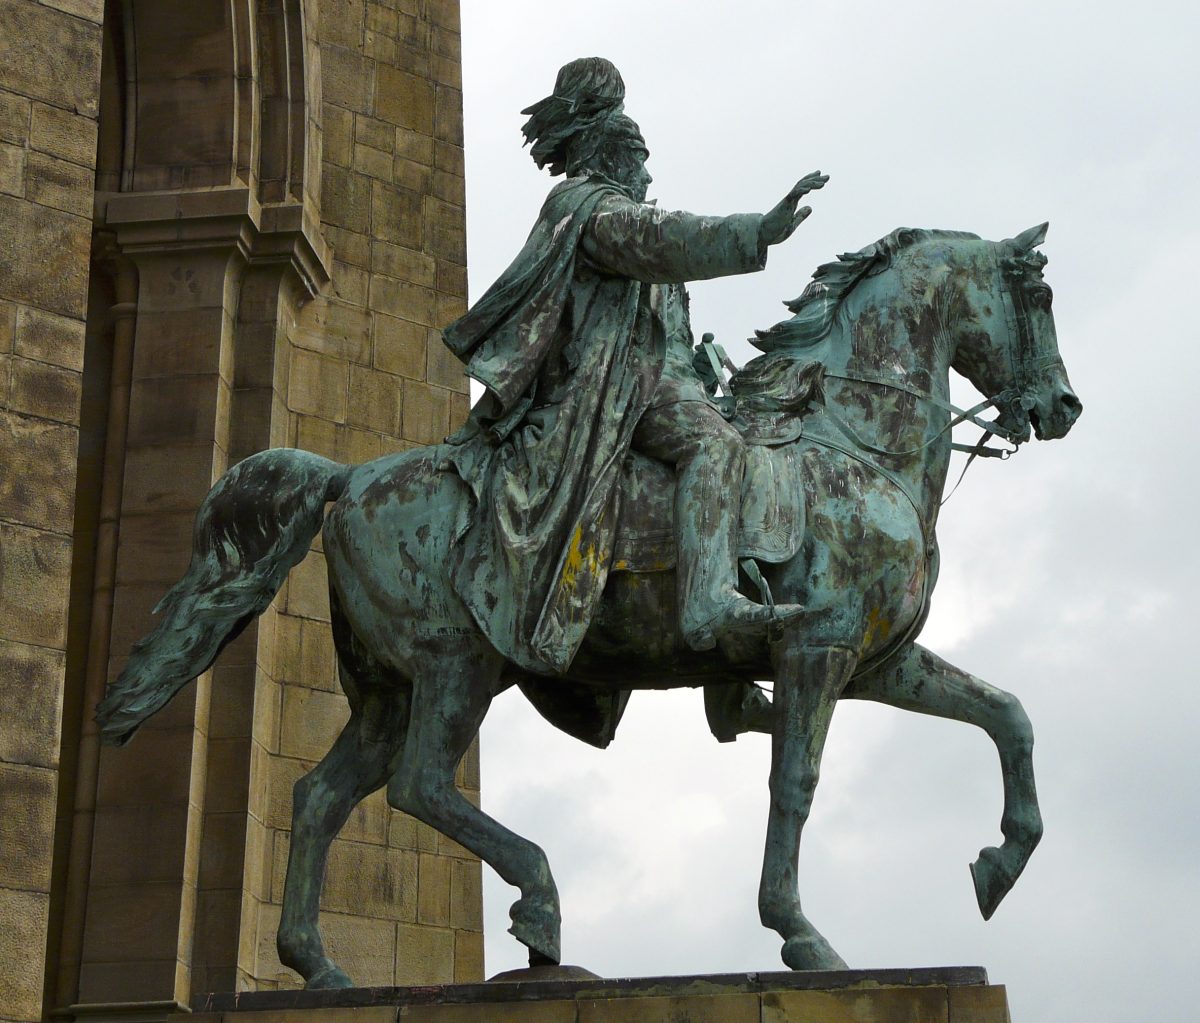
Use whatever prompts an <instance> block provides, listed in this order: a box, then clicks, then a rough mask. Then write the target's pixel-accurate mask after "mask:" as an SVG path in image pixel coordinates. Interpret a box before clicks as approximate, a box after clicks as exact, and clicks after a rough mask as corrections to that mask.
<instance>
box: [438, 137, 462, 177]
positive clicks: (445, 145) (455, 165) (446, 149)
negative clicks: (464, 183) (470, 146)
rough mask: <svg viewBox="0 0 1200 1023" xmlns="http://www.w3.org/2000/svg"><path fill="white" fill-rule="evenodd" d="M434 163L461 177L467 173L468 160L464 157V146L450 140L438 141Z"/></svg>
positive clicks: (440, 168)
mask: <svg viewBox="0 0 1200 1023" xmlns="http://www.w3.org/2000/svg"><path fill="white" fill-rule="evenodd" d="M433 165H434V167H436V168H437V169H438V170H440V171H445V172H446V173H447V174H457V175H458V176H459V177H460V178H461V177H463V176H464V175H465V174H466V169H465V167H466V161H465V160H464V157H463V150H462V146H456V145H454V144H452V143H450V142H437V143H435V144H434V148H433Z"/></svg>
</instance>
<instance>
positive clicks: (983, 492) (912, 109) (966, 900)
mask: <svg viewBox="0 0 1200 1023" xmlns="http://www.w3.org/2000/svg"><path fill="white" fill-rule="evenodd" d="M737 10H738V14H737V16H736V17H732V16H731V15H730V7H729V5H728V4H724V3H722V4H716V3H705V2H691V3H682V2H662V3H655V4H646V3H644V2H643V3H636V4H635V3H633V2H631V0H613V2H611V3H609V4H608V5H606V6H605V8H604V10H603V12H601V11H599V9H597V8H595V6H594V5H584V4H564V3H549V2H545V0H540V2H534V0H507V2H506V3H505V4H494V3H491V2H483V0H465V2H464V4H463V26H464V27H463V32H464V62H465V66H464V76H465V77H464V96H465V103H466V112H467V183H468V217H469V232H468V237H469V241H470V262H471V292H472V294H473V295H475V296H477V295H479V294H480V293H481V292H482V290H483V289H484V288H485V287H486V286H487V285H488V284H490V283H491V280H492V279H494V277H495V276H496V275H497V274H498V273H499V271H500V270H501V269H502V268H503V267H504V266H505V265H506V264H507V262H508V261H509V259H511V257H512V255H513V254H514V253H515V252H516V250H517V248H518V246H519V244H520V242H521V240H522V239H523V238H524V237H525V234H526V233H527V231H528V229H529V227H530V225H531V224H532V222H533V219H534V217H535V215H536V212H537V209H538V206H539V205H540V202H541V200H542V198H543V197H544V194H545V192H546V190H547V187H548V184H549V182H548V179H547V178H546V177H545V176H544V175H539V174H538V173H537V172H536V170H535V169H534V167H533V165H532V163H531V162H530V161H529V160H528V157H527V155H526V154H525V153H524V152H523V151H522V150H521V148H520V144H519V142H520V139H519V133H518V130H517V129H518V127H519V124H520V115H519V114H518V113H517V112H518V111H519V110H520V108H521V107H523V106H525V105H527V104H528V103H530V102H532V101H533V100H535V99H537V98H540V97H541V96H543V95H545V94H546V93H547V92H548V91H549V88H550V86H551V84H552V82H553V78H554V74H555V71H556V70H557V67H558V66H559V64H561V63H562V62H563V61H565V60H567V59H570V58H571V57H573V56H577V55H581V54H585V53H601V54H604V55H607V56H610V57H612V59H614V60H615V61H616V63H617V64H618V66H620V67H621V68H622V71H623V73H624V74H625V77H626V81H627V83H628V86H629V99H628V104H627V105H628V108H629V111H630V112H631V114H632V115H633V116H634V117H635V118H637V119H638V120H639V121H640V122H641V124H642V127H643V129H644V131H645V134H646V137H647V139H648V140H649V142H650V146H651V150H652V156H651V169H652V171H653V172H654V175H655V178H656V182H655V185H654V192H655V193H656V194H657V195H658V196H659V198H660V201H661V203H662V204H663V205H665V206H668V207H680V208H688V209H695V210H698V211H701V212H712V213H726V212H737V211H743V210H747V209H766V208H767V207H769V206H770V205H771V204H772V203H773V202H774V201H775V200H776V199H777V198H778V196H779V195H782V194H783V192H784V191H785V190H786V189H787V188H788V186H789V185H790V184H791V182H792V181H793V180H795V179H796V178H797V177H799V176H800V175H801V174H802V173H804V172H806V171H808V170H812V169H815V168H817V167H820V168H821V169H822V170H825V171H827V172H829V173H831V174H832V180H831V181H830V184H829V186H828V187H827V188H826V189H825V190H824V191H823V192H821V193H819V194H818V195H815V196H814V197H813V199H812V205H813V207H814V210H815V212H814V215H813V217H812V218H811V219H810V220H809V221H808V222H806V223H805V224H804V225H803V226H802V228H801V229H800V231H799V232H798V233H797V235H796V236H795V237H794V238H793V239H791V240H790V241H789V242H788V243H787V245H785V246H782V247H780V248H779V249H778V250H776V251H774V252H773V253H772V256H771V260H770V264H769V266H768V268H767V270H766V271H765V272H764V273H762V274H758V275H751V276H748V277H745V278H737V279H725V280H719V281H711V282H706V283H704V284H700V285H696V286H695V287H694V288H693V289H692V294H693V319H694V322H695V324H696V327H697V329H698V330H713V331H715V332H716V333H717V335H718V338H719V339H720V340H721V341H722V342H723V343H725V345H726V347H727V348H728V349H729V351H730V354H731V355H732V356H733V357H734V358H735V359H737V360H739V361H741V360H744V359H746V358H747V357H748V356H749V354H750V349H749V348H748V347H747V346H745V344H744V342H743V341H741V340H740V339H742V338H745V337H746V336H748V335H749V334H750V333H751V331H752V330H753V329H754V328H756V327H763V326H767V325H770V324H771V323H773V322H775V321H776V320H778V319H779V318H780V317H781V315H782V307H781V306H780V305H779V302H780V301H781V300H783V299H785V298H791V297H793V296H794V295H796V294H798V293H799V291H800V290H801V289H802V288H803V286H804V284H805V283H806V281H807V279H808V277H809V274H810V273H811V271H812V269H813V268H814V267H815V266H816V265H817V264H818V263H820V262H824V261H825V260H827V259H828V258H830V256H831V255H833V254H835V253H837V252H840V251H845V250H847V249H855V248H859V247H861V246H862V245H864V244H866V243H868V242H870V241H872V240H874V239H875V238H877V237H880V236H881V235H883V234H885V233H886V232H887V231H889V230H891V229H892V228H893V227H895V226H897V225H898V224H906V225H911V226H928V227H935V226H936V227H952V228H961V229H967V230H975V231H977V232H979V233H980V234H982V235H984V236H985V237H993V238H994V237H1004V236H1010V235H1013V234H1015V233H1017V232H1018V231H1020V230H1022V229H1023V228H1025V227H1028V226H1029V225H1031V224H1033V223H1037V222H1039V221H1041V220H1044V219H1049V220H1050V221H1051V231H1050V236H1049V239H1048V241H1047V243H1046V245H1045V246H1044V250H1045V252H1046V253H1047V254H1048V255H1049V256H1050V260H1051V261H1050V264H1049V266H1048V267H1047V271H1046V275H1047V280H1048V282H1049V283H1050V284H1051V285H1052V286H1053V287H1054V289H1055V295H1056V297H1055V314H1056V321H1057V326H1058V332H1059V340H1060V345H1061V348H1062V351H1063V354H1064V358H1065V359H1066V362H1067V366H1068V369H1069V371H1070V374H1071V378H1072V381H1073V383H1074V385H1075V387H1076V389H1077V391H1078V392H1079V395H1080V397H1081V398H1082V400H1083V402H1084V405H1085V413H1084V416H1083V418H1082V419H1081V421H1080V423H1079V424H1078V426H1077V427H1076V429H1075V431H1074V432H1073V433H1072V435H1071V436H1070V437H1068V438H1067V439H1065V440H1062V441H1059V442H1055V443H1053V444H1037V445H1031V446H1030V447H1029V448H1028V449H1027V450H1023V451H1022V452H1021V453H1020V455H1019V457H1017V458H1014V459H1012V460H1010V461H1009V462H1007V463H1005V464H1003V465H997V464H989V463H985V464H981V465H979V466H977V467H975V468H973V469H972V470H971V472H970V474H969V475H968V476H967V479H966V481H965V482H964V484H963V486H962V489H961V490H960V491H959V493H958V495H957V496H956V497H955V498H954V500H953V501H952V502H951V503H950V504H949V506H948V507H947V508H946V510H945V512H944V515H943V517H942V520H941V522H940V524H939V539H940V541H941V546H942V552H943V576H942V579H941V581H940V583H939V588H938V590H937V593H936V594H935V598H934V610H933V616H932V618H931V620H930V622H929V624H928V626H927V629H926V634H925V637H924V639H925V641H927V642H928V645H930V646H931V647H932V648H933V649H936V650H938V651H939V652H941V653H943V654H945V655H946V656H947V657H949V658H950V659H951V660H953V661H955V662H956V663H960V664H961V665H962V666H963V667H965V668H967V669H968V670H971V671H974V672H977V673H978V674H980V675H981V676H982V677H984V678H987V679H988V680H990V681H993V682H994V683H995V684H998V685H1000V686H1002V687H1003V688H1005V689H1009V690H1011V691H1013V692H1014V693H1016V694H1017V695H1018V696H1019V697H1020V698H1021V700H1022V701H1023V703H1024V705H1025V707H1026V709H1027V710H1028V712H1029V714H1030V716H1031V718H1032V720H1033V723H1034V727H1035V732H1036V734H1037V749H1036V753H1035V763H1036V766H1037V770H1038V775H1039V783H1040V793H1041V798H1042V804H1043V810H1044V814H1045V817H1046V822H1047V833H1046V838H1045V839H1044V841H1043V844H1042V846H1041V847H1040V848H1039V849H1038V851H1037V852H1036V854H1035V855H1034V857H1033V860H1032V861H1031V863H1030V866H1029V868H1028V870H1027V872H1026V875H1025V876H1024V877H1022V879H1021V880H1020V882H1019V883H1018V884H1017V886H1016V888H1015V889H1014V891H1013V892H1012V894H1011V895H1010V896H1009V897H1008V899H1007V900H1006V902H1005V904H1004V905H1002V906H1001V908H1000V909H999V911H998V912H997V914H996V916H995V918H994V919H993V920H992V921H990V922H988V923H986V924H985V923H984V922H983V921H982V920H980V919H979V916H978V912H977V910H976V908H975V905H974V896H973V893H972V890H971V885H970V879H969V876H968V874H967V871H966V864H967V863H968V862H969V861H970V860H971V859H973V858H974V857H975V855H976V854H977V851H978V849H979V848H980V847H981V846H983V845H985V844H991V843H992V842H995V841H996V840H997V839H998V837H999V835H998V823H999V817H1000V808H1001V786H1000V774H999V769H998V764H997V762H996V757H995V753H994V751H993V750H992V748H991V743H990V741H989V740H988V739H987V737H986V736H985V735H983V733H981V732H978V731H977V730H973V729H968V728H964V727H963V726H961V725H955V724H952V723H948V722H942V721H937V720H932V719H925V718H919V717H915V716H913V715H906V714H901V713H899V712H896V711H892V710H889V709H886V708H882V707H876V706H870V705H858V704H846V705H844V706H842V707H839V709H838V712H837V714H836V716H835V722H834V727H833V729H832V732H831V735H830V739H829V743H828V746H827V750H826V755H825V759H824V764H823V774H822V781H821V786H820V788H819V790H818V794H817V802H816V806H815V807H814V812H813V816H812V818H811V820H810V822H809V824H808V827H807V828H806V831H805V838H804V843H803V847H802V852H801V869H800V873H801V895H802V897H803V898H804V900H805V906H806V911H807V912H808V913H809V914H810V916H811V918H812V919H813V920H814V922H815V923H816V924H817V926H818V927H820V928H822V930H824V931H825V933H826V934H827V936H828V937H829V938H830V940H831V941H833V943H834V944H835V947H838V948H839V950H840V951H841V952H842V953H843V955H845V956H846V957H847V959H849V960H850V961H851V963H852V964H853V965H869V966H896V965H945V964H954V963H964V962H967V963H970V962H976V963H982V964H984V965H986V966H987V967H988V968H989V970H990V972H991V974H992V977H993V979H994V980H997V981H999V982H1002V983H1006V984H1007V985H1008V987H1009V995H1010V1000H1011V1002H1012V1006H1013V1018H1014V1019H1020V1020H1026V1021H1037V1020H1046V1021H1050V1020H1055V1021H1058V1020H1070V1019H1087V1020H1088V1021H1089V1023H1110V1021H1111V1023H1118V1021H1119V1023H1125V1021H1127V1020H1130V1019H1155V1020H1163V1021H1172V1020H1176V1021H1183V1020H1185V1019H1191V1018H1192V1017H1193V1016H1194V1009H1193V1007H1192V1006H1191V1004H1190V998H1189V996H1188V995H1187V993H1186V990H1187V988H1186V983H1181V982H1180V980H1179V978H1180V977H1186V976H1189V975H1190V973H1189V970H1190V967H1191V960H1192V958H1194V952H1195V948H1196V944H1195V938H1194V920H1195V918H1196V915H1197V912H1200V880H1198V876H1200V875H1198V874H1197V871H1196V870H1195V868H1194V859H1195V852H1194V850H1195V848H1196V846H1197V840H1198V839H1200V834H1198V832H1200V826H1198V825H1197V821H1200V792H1198V788H1197V781H1196V778H1197V772H1196V769H1195V763H1194V761H1195V753H1194V749H1195V738H1194V735H1195V728H1196V723H1197V721H1198V720H1200V686H1197V684H1196V678H1197V672H1196V668H1195V656H1194V654H1193V653H1192V651H1191V645H1192V641H1193V638H1194V636H1195V635H1196V633H1197V627H1196V624H1195V621H1194V619H1195V615H1194V612H1193V610H1192V609H1193V607H1194V606H1195V585H1196V584H1195V580H1196V579H1197V578H1198V577H1200V564H1198V558H1197V543H1196V538H1195V528H1194V526H1193V525H1192V520H1193V518H1194V514H1193V513H1192V509H1194V508H1195V507H1196V506H1197V504H1198V501H1197V498H1198V497H1200V494H1198V493H1197V483H1196V471H1195V470H1196V464H1197V456H1196V447H1195V441H1194V439H1193V436H1192V435H1193V434H1194V433H1195V430H1194V429H1193V425H1192V418H1193V413H1192V409H1193V407H1194V405H1195V400H1194V392H1195V388H1196V381H1197V380H1200V355H1198V352H1200V337H1198V334H1200V331H1198V330H1197V326H1196V324H1197V317H1196V314H1195V311H1194V301H1193V300H1192V295H1193V292H1194V291H1195V286H1194V283H1193V278H1194V277H1195V270H1194V259H1195V253H1196V252H1197V251H1200V244H1198V243H1200V237H1198V235H1200V227H1198V226H1197V225H1200V189H1197V188H1196V187H1195V184H1194V181H1195V167H1196V166H1197V163H1198V162H1200V144H1198V142H1200V140H1198V138H1197V136H1196V134H1195V132H1194V131H1193V130H1189V129H1190V128H1191V125H1192V124H1193V122H1194V111H1193V110H1192V107H1193V106H1194V103H1195V97H1196V95H1197V94H1198V86H1200V73H1198V71H1197V67H1196V63H1195V59H1194V53H1193V49H1194V43H1195V40H1196V39H1197V38H1200V14H1198V13H1197V11H1198V9H1197V8H1196V7H1194V6H1192V5H1183V4H1175V3H1160V4H1155V5H1153V8H1152V9H1147V10H1146V11H1144V12H1134V13H1131V12H1130V10H1129V8H1128V7H1125V6H1118V5H1117V4H1115V3H1111V2H1105V3H1099V4H1093V5H1089V6H1087V7H1081V6H1079V5H1073V4H1072V5H1067V4H1039V3H1033V2H1024V0H1019V2H1015V3H1005V4H999V3H994V2H990V0H989V2H981V3H977V4H969V5H968V4H961V3H949V2H919V3H913V4H903V5H896V4H884V3H876V2H863V3H860V4H855V5H845V4H843V5H838V6H836V7H829V6H824V7H822V6H820V5H810V4H795V3H794V2H786V3H785V2H782V0H776V2H768V0H744V2H742V3H740V4H739V5H738V8H737ZM956 393H961V395H962V397H964V398H965V397H966V396H967V395H968V394H969V389H963V388H960V389H959V391H956ZM483 758H484V759H483V765H484V773H483V799H484V805H485V807H487V808H488V809H489V811H490V812H492V813H494V814H495V815H496V816H497V818H498V819H500V820H501V821H502V822H504V823H506V824H508V825H509V826H510V827H513V828H514V829H515V830H517V831H518V832H519V833H521V834H523V835H526V836H527V837H529V838H531V839H533V840H534V841H537V842H539V843H540V844H542V845H543V846H544V848H545V849H546V850H547V852H548V854H549V855H550V858H551V864H552V866H553V867H554V869H555V872H556V876H557V878H558V881H559V884H560V888H561V893H562V898H563V914H564V939H563V940H564V952H565V954H566V955H567V956H568V958H569V959H571V960H573V961H576V962H580V963H582V964H583V965H585V966H588V967H590V968H592V969H594V970H597V971H598V972H602V973H609V974H646V973H660V972H679V973H692V972H703V971H717V970H733V969H773V968H778V966H779V959H778V952H779V941H778V939H777V937H776V936H775V935H774V934H772V933H770V932H767V931H765V930H763V929H762V928H761V927H760V926H759V924H758V920H757V911H756V889H757V878H758V871H759V867H760V864H761V855H762V841H763V832H764V822H765V815H766V805H767V801H766V778H767V771H768V761H769V743H768V742H767V741H766V740H765V738H764V737H758V736H752V737H746V738H743V739H741V740H739V741H738V742H737V743H735V744H733V745H725V746H721V745H718V744H716V743H715V742H714V741H713V740H712V739H711V737H710V736H709V735H708V733H707V729H706V726H705V724H704V720H703V712H702V706H701V700H700V696H699V694H698V693H694V692H690V691H682V692H674V693H669V694H658V693H655V694H636V695H635V697H634V700H633V702H632V704H631V707H630V712H629V717H628V719H627V721H626V722H625V723H624V724H623V726H622V729H621V732H620V734H619V735H618V738H617V741H616V743H615V744H614V746H613V747H612V748H611V749H610V750H608V751H605V752H599V751H594V750H591V749H588V748H586V747H583V746H581V745H580V744H578V743H575V742H573V741H571V740H568V739H567V738H565V737H564V736H561V735H559V734H557V733H555V732H554V731H553V730H551V729H550V728H549V727H548V726H547V725H545V723H544V722H542V721H541V719H540V718H538V717H537V716H536V714H534V713H533V712H532V710H530V709H528V708H527V707H524V706H523V705H522V701H521V700H520V698H519V697H518V696H516V695H512V694H510V695H506V696H505V697H502V698H501V699H500V700H499V701H497V706H496V707H495V708H494V709H493V712H492V714H491V716H490V717H489V720H488V722H487V723H486V724H485V727H484V732H483ZM485 887H486V898H487V932H488V933H487V951H488V957H489V958H488V965H489V970H490V971H496V970H499V969H502V968H505V967H508V966H515V965H520V961H521V953H522V950H521V948H520V947H519V946H518V945H517V944H516V943H515V942H514V941H513V940H512V939H511V938H510V937H508V936H507V935H505V934H504V933H503V932H504V928H505V927H506V926H507V917H506V910H507V906H508V904H509V902H511V901H512V899H513V898H515V892H513V891H512V890H511V889H508V888H507V886H505V885H503V883H502V882H500V881H499V880H498V879H497V878H495V876H494V875H490V877H489V880H488V882H487V884H486V886H485Z"/></svg>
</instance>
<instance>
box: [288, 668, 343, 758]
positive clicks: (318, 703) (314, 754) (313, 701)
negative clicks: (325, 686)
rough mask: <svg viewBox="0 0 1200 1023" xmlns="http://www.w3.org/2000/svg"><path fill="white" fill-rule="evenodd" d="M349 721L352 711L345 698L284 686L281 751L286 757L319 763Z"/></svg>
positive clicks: (333, 694) (335, 694)
mask: <svg viewBox="0 0 1200 1023" xmlns="http://www.w3.org/2000/svg"><path fill="white" fill-rule="evenodd" d="M349 718H350V708H349V706H348V705H347V703H346V698H345V697H344V696H341V695H340V694H337V693H323V692H319V691H318V690H315V689H301V688H300V687H298V686H285V687H284V690H283V711H282V713H281V715H280V722H279V751H280V753H281V754H282V755H283V756H285V757H297V758H302V759H304V760H320V759H321V758H322V757H324V756H325V754H326V753H328V752H329V749H330V747H331V746H333V742H334V740H335V739H336V738H337V737H338V734H339V733H340V732H341V730H342V727H343V726H344V725H345V723H346V722H347V721H348V720H349Z"/></svg>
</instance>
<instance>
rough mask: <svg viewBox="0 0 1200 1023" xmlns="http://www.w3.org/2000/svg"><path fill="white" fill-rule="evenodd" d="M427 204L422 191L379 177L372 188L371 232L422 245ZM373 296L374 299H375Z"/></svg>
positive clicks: (412, 245) (378, 236)
mask: <svg viewBox="0 0 1200 1023" xmlns="http://www.w3.org/2000/svg"><path fill="white" fill-rule="evenodd" d="M423 217H424V204H423V198H422V195H421V193H419V192H412V191H409V190H408V189H406V188H398V187H396V186H393V185H389V184H386V183H384V182H382V181H376V182H373V184H372V191H371V233H372V235H373V237H375V238H376V239H382V240H383V241H387V242H393V243H395V244H396V245H402V246H404V247H405V248H409V249H417V250H420V249H421V247H422V239H423V237H424V235H423V230H424V228H423V224H422V218H423ZM373 301H374V299H372V302H373Z"/></svg>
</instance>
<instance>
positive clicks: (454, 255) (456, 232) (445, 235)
mask: <svg viewBox="0 0 1200 1023" xmlns="http://www.w3.org/2000/svg"><path fill="white" fill-rule="evenodd" d="M425 239H426V247H427V249H428V251H429V252H430V254H431V255H433V256H436V257H437V258H438V259H445V260H448V261H449V262H451V263H457V264H458V265H459V266H466V265H467V225H466V218H465V216H464V214H463V210H462V207H461V206H453V205H451V204H450V203H447V202H443V201H442V200H441V199H438V198H437V197H436V196H428V197H426V199H425ZM438 326H441V324H438Z"/></svg>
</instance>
